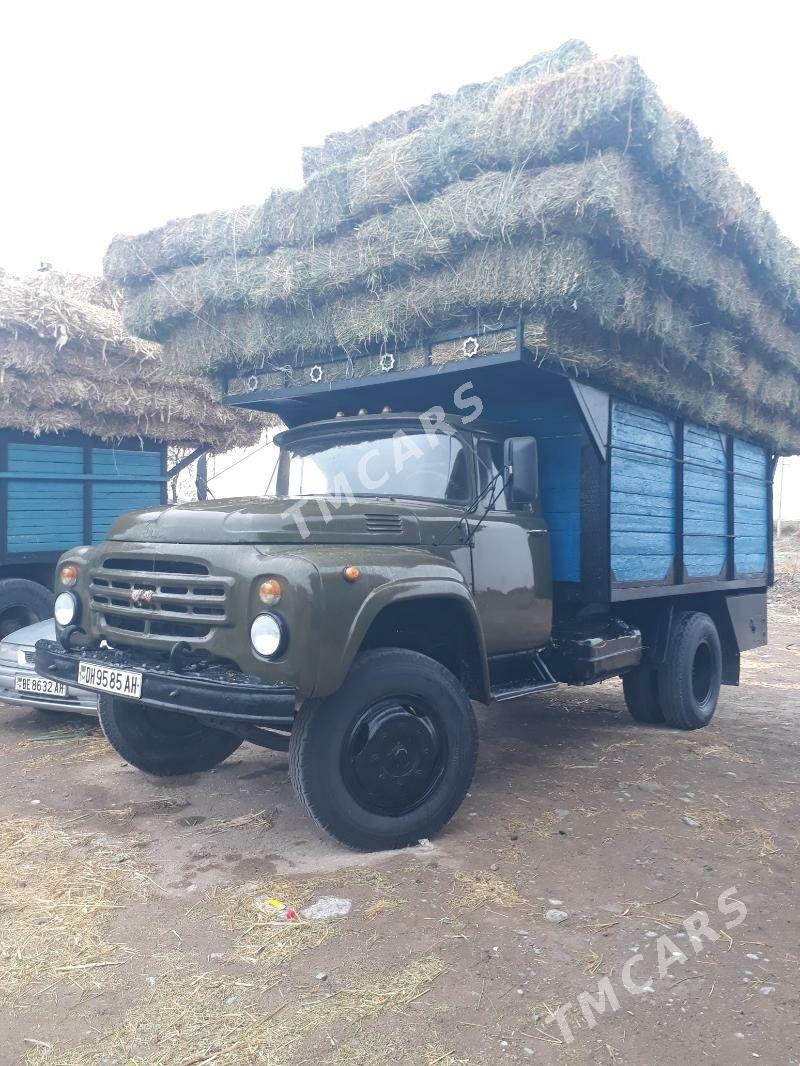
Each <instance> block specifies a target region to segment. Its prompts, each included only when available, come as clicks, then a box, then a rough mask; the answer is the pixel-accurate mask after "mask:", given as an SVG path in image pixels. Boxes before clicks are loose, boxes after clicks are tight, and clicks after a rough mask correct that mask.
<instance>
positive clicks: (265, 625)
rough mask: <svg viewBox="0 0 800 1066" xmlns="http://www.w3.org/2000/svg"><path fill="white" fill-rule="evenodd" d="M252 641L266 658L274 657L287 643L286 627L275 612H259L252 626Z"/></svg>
mask: <svg viewBox="0 0 800 1066" xmlns="http://www.w3.org/2000/svg"><path fill="white" fill-rule="evenodd" d="M250 641H251V643H252V645H253V647H254V648H255V650H256V651H257V652H258V654H259V655H263V656H264V658H265V659H274V658H275V656H276V655H279V654H280V653H281V652H282V651H283V649H284V646H285V644H286V629H285V627H284V625H283V622H282V621H281V619H280V618H278V616H277V615H275V614H259V615H257V616H256V617H255V618H254V619H253V624H252V625H251V626H250Z"/></svg>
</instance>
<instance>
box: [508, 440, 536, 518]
mask: <svg viewBox="0 0 800 1066" xmlns="http://www.w3.org/2000/svg"><path fill="white" fill-rule="evenodd" d="M503 461H504V465H505V466H506V468H507V469H508V470H509V471H510V472H511V477H510V489H511V499H512V500H513V501H514V503H533V501H534V500H536V499H537V497H538V496H539V449H538V447H537V444H536V438H535V437H509V438H508V439H507V440H506V442H505V446H504V449H503Z"/></svg>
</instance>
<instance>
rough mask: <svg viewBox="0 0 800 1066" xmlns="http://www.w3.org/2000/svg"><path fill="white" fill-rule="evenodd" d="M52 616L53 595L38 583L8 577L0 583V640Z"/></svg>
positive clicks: (22, 578) (21, 578)
mask: <svg viewBox="0 0 800 1066" xmlns="http://www.w3.org/2000/svg"><path fill="white" fill-rule="evenodd" d="M52 616H53V593H52V592H51V591H50V589H48V588H45V586H44V585H40V584H39V582H38V581H28V579H27V578H24V577H9V578H6V579H5V580H3V581H0V640H2V639H3V638H4V637H7V636H8V635H9V634H10V633H16V631H17V630H18V629H22V628H23V627H24V626H31V625H33V624H34V623H35V622H41V621H42V619H44V618H52Z"/></svg>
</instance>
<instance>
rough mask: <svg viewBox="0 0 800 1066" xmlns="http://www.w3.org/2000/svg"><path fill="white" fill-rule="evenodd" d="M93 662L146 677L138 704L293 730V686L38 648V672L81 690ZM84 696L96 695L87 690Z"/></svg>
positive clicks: (218, 670) (113, 654) (105, 653)
mask: <svg viewBox="0 0 800 1066" xmlns="http://www.w3.org/2000/svg"><path fill="white" fill-rule="evenodd" d="M79 662H91V663H96V664H97V665H98V666H109V667H114V668H116V669H120V670H138V671H139V672H140V673H141V674H142V696H141V699H139V700H135V701H132V702H135V703H143V704H146V705H148V706H150V707H159V708H161V709H162V710H165V711H179V712H181V713H183V714H191V715H194V716H195V717H199V718H216V719H220V720H227V721H236V722H251V723H252V724H253V725H260V726H267V727H270V726H272V727H275V728H278V729H286V728H290V726H291V722H292V720H293V718H294V706H295V699H296V696H297V690H296V689H295V688H294V687H293V686H290V685H283V684H271V685H270V684H265V683H264V682H263V681H261V680H260V678H257V677H253V676H251V675H250V674H244V673H242V672H241V671H239V670H235V669H229V668H228V667H225V666H221V665H216V664H211V665H202V664H191V665H189V666H187V667H186V668H185V669H184V670H181V671H176V670H174V669H172V668H171V667H170V665H169V662H168V660H167V658H166V657H165V656H163V657H162V656H155V655H152V654H150V655H147V654H144V653H142V652H138V651H135V650H132V649H126V650H124V651H122V650H119V649H111V648H76V649H70V650H69V651H67V650H66V649H64V648H62V646H61V645H60V644H57V643H56V642H55V641H52V640H40V641H39V642H38V643H37V645H36V671H37V673H40V674H42V675H43V676H44V677H51V678H53V680H54V681H63V682H65V683H66V684H67V685H69V686H75V687H78V686H77V681H76V679H77V676H78V663H79ZM83 691H95V690H88V689H85V688H84V689H83Z"/></svg>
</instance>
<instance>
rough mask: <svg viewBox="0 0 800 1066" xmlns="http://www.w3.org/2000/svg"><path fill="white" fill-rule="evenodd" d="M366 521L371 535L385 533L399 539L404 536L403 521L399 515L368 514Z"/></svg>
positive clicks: (365, 516)
mask: <svg viewBox="0 0 800 1066" xmlns="http://www.w3.org/2000/svg"><path fill="white" fill-rule="evenodd" d="M364 520H365V521H366V523H367V529H368V531H369V532H370V533H385V534H387V535H390V536H398V537H399V536H402V534H403V519H402V518H401V517H400V515H399V514H366V515H364Z"/></svg>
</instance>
